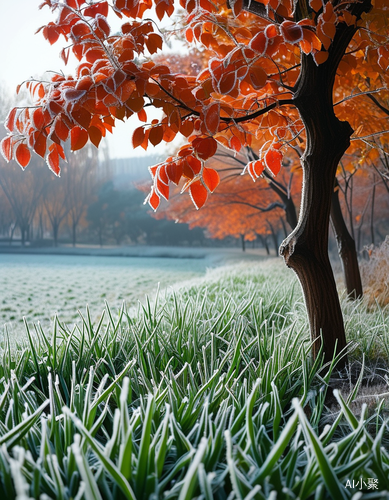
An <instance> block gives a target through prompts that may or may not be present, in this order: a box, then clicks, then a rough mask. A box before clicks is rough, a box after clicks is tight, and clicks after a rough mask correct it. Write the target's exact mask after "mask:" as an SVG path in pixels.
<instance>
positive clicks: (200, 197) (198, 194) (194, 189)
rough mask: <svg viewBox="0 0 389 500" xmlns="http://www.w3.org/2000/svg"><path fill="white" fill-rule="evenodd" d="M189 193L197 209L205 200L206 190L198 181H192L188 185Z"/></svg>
mask: <svg viewBox="0 0 389 500" xmlns="http://www.w3.org/2000/svg"><path fill="white" fill-rule="evenodd" d="M189 194H190V197H191V198H192V201H193V204H194V206H195V207H196V208H197V210H198V209H199V208H201V207H202V206H203V205H204V203H205V202H206V201H207V197H208V192H207V190H206V189H205V187H204V186H203V185H202V184H201V182H200V181H196V182H193V183H192V184H191V185H190V186H189Z"/></svg>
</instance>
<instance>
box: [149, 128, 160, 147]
mask: <svg viewBox="0 0 389 500" xmlns="http://www.w3.org/2000/svg"><path fill="white" fill-rule="evenodd" d="M162 139H163V126H162V125H158V126H157V127H153V128H151V129H150V133H149V141H150V142H151V144H152V145H153V146H157V145H158V144H159V143H160V142H161V141H162Z"/></svg>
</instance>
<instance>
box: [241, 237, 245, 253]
mask: <svg viewBox="0 0 389 500" xmlns="http://www.w3.org/2000/svg"><path fill="white" fill-rule="evenodd" d="M240 242H241V244H242V252H245V251H246V242H245V240H244V234H241V235H240Z"/></svg>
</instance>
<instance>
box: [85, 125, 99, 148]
mask: <svg viewBox="0 0 389 500" xmlns="http://www.w3.org/2000/svg"><path fill="white" fill-rule="evenodd" d="M88 134H89V139H90V141H91V143H92V144H93V145H95V146H96V148H98V147H99V144H100V141H101V139H102V137H103V134H102V133H101V130H100V129H99V128H97V127H93V126H92V127H89V129H88Z"/></svg>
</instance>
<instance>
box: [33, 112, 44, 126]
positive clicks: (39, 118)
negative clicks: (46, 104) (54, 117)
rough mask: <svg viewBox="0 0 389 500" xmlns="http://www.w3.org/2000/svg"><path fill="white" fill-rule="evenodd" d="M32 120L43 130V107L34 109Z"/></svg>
mask: <svg viewBox="0 0 389 500" xmlns="http://www.w3.org/2000/svg"><path fill="white" fill-rule="evenodd" d="M32 121H33V124H34V126H35V128H36V129H38V130H42V128H43V127H44V125H45V117H44V115H43V111H42V108H37V109H36V110H35V111H34V113H33V115H32Z"/></svg>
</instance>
